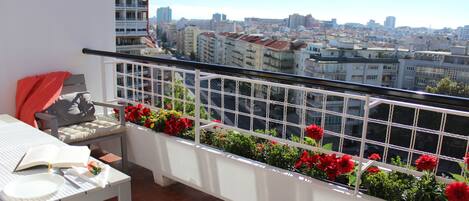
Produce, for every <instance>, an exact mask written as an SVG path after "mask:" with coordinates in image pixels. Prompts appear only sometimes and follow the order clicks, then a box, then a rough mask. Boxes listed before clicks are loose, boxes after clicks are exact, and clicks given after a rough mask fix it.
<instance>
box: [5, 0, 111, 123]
mask: <svg viewBox="0 0 469 201" xmlns="http://www.w3.org/2000/svg"><path fill="white" fill-rule="evenodd" d="M114 3H115V1H114V0H99V1H96V0H80V1H64V0H42V1H25V0H1V1H0V24H1V28H0V113H8V114H12V115H13V114H14V111H15V91H16V81H17V80H18V79H20V78H22V77H25V76H29V75H35V74H40V73H46V72H50V71H59V70H66V71H70V72H72V73H74V74H79V73H83V74H85V76H86V80H87V85H88V90H89V91H90V92H91V93H92V95H93V96H94V99H96V100H101V98H102V84H101V75H102V74H101V73H100V65H101V59H100V58H99V57H94V56H89V55H83V54H82V53H81V50H82V48H92V49H98V50H107V51H115V50H116V47H115V21H114V15H115V14H114ZM108 69H110V68H108ZM106 75H107V76H109V80H111V76H112V74H110V73H109V74H106ZM106 80H107V79H106ZM108 86H111V85H108Z"/></svg>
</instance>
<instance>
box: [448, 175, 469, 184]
mask: <svg viewBox="0 0 469 201" xmlns="http://www.w3.org/2000/svg"><path fill="white" fill-rule="evenodd" d="M451 176H453V178H454V180H456V181H459V182H465V181H466V178H464V177H463V176H461V175H459V174H451Z"/></svg>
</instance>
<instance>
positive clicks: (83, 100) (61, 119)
mask: <svg viewBox="0 0 469 201" xmlns="http://www.w3.org/2000/svg"><path fill="white" fill-rule="evenodd" d="M46 112H47V113H49V114H52V115H55V116H56V117H57V121H58V126H59V127H63V126H69V125H73V124H80V123H83V122H90V121H94V120H96V117H95V115H94V113H95V108H94V105H93V102H92V101H91V94H90V93H89V92H74V93H68V94H63V95H61V96H60V97H59V99H58V100H57V101H56V102H55V103H54V104H52V105H51V106H50V107H49V108H48V109H47V110H46ZM45 128H49V126H48V125H45Z"/></svg>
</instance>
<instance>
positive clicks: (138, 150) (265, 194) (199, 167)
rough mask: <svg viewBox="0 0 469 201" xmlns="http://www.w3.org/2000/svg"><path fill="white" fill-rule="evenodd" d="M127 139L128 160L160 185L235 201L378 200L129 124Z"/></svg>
mask: <svg viewBox="0 0 469 201" xmlns="http://www.w3.org/2000/svg"><path fill="white" fill-rule="evenodd" d="M127 136H128V150H129V160H130V161H131V162H133V163H136V164H138V165H140V166H143V167H145V168H147V169H150V170H152V171H153V174H154V177H155V182H156V183H158V184H160V185H167V184H168V180H165V179H164V178H165V177H166V178H170V179H172V180H175V181H178V182H181V183H183V184H186V185H188V186H191V187H193V188H195V189H198V190H200V191H203V192H205V193H208V194H211V195H213V196H216V197H219V198H221V199H224V200H234V201H324V200H326V201H327V200H330V201H350V200H380V199H377V198H374V197H371V196H367V195H362V196H360V197H353V196H350V194H352V193H353V192H352V191H350V190H348V189H345V188H342V187H339V186H336V185H332V184H329V183H326V182H322V181H319V180H315V179H311V178H310V177H306V176H303V175H301V174H297V173H293V172H290V171H286V170H282V169H279V168H275V167H272V166H269V165H266V164H263V163H259V162H256V161H252V160H249V159H245V158H242V157H239V156H235V155H233V154H229V153H225V152H222V151H219V150H217V149H213V148H211V147H208V146H203V145H195V144H194V143H193V142H191V141H187V140H184V139H180V138H177V137H171V136H168V135H165V134H163V133H156V132H153V131H152V130H150V129H147V128H144V127H141V126H137V125H134V124H128V131H127Z"/></svg>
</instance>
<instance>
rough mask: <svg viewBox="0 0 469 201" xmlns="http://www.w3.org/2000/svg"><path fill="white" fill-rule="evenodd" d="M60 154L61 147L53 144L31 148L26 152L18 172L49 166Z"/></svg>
mask: <svg viewBox="0 0 469 201" xmlns="http://www.w3.org/2000/svg"><path fill="white" fill-rule="evenodd" d="M58 153H59V147H57V146H56V145H52V144H46V145H40V146H36V147H31V148H29V149H28V151H26V154H25V155H24V157H23V159H22V160H21V162H20V164H19V165H18V167H17V168H16V170H17V171H18V170H23V169H28V168H31V167H34V166H38V165H48V164H49V163H50V162H52V161H53V160H54V159H55V158H56V157H57V154H58Z"/></svg>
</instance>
